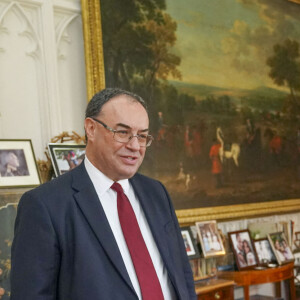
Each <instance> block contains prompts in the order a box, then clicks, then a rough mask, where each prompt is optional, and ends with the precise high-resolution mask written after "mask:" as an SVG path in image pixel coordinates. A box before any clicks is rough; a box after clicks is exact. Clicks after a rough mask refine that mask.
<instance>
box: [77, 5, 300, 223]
mask: <svg viewBox="0 0 300 300" xmlns="http://www.w3.org/2000/svg"><path fill="white" fill-rule="evenodd" d="M81 5H82V19H83V31H84V44H85V57H86V58H85V62H86V81H87V98H88V99H90V98H91V97H92V96H93V95H94V93H95V92H96V91H99V90H101V89H102V88H104V87H105V77H104V59H103V47H102V29H101V15H100V9H101V8H100V1H99V0H89V1H85V0H81ZM299 210H300V199H288V200H279V201H268V202H258V203H250V204H237V205H224V206H216V207H205V208H194V209H180V210H177V211H176V214H177V216H178V220H179V223H180V225H181V226H186V225H190V224H194V223H195V222H199V221H206V220H211V219H214V220H217V221H227V220H231V219H242V218H251V217H260V216H266V215H274V214H286V213H294V212H296V211H299Z"/></svg>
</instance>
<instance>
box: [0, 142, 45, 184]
mask: <svg viewBox="0 0 300 300" xmlns="http://www.w3.org/2000/svg"><path fill="white" fill-rule="evenodd" d="M40 183H41V180H40V174H39V172H38V168H37V164H36V159H35V155H34V151H33V147H32V143H31V140H8V139H7V140H0V188H11V187H34V186H37V185H39V184H40Z"/></svg>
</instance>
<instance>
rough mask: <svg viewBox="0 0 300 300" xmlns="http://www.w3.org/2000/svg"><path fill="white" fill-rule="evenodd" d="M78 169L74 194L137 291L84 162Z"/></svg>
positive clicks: (93, 227) (93, 228) (106, 249)
mask: <svg viewBox="0 0 300 300" xmlns="http://www.w3.org/2000/svg"><path fill="white" fill-rule="evenodd" d="M76 169H77V170H76ZM76 169H75V170H74V172H73V188H74V189H75V190H77V193H76V194H75V196H74V197H75V200H76V202H77V203H78V205H79V207H80V209H81V211H82V213H83V214H84V216H85V218H86V219H87V221H88V223H89V225H90V227H91V229H92V230H93V232H94V234H95V235H96V237H97V239H98V240H99V242H100V244H101V245H102V247H103V249H104V250H105V252H106V254H107V256H108V257H109V259H110V261H111V263H112V265H114V267H115V268H116V269H117V270H118V271H119V273H120V275H121V276H122V277H123V279H124V281H125V282H126V283H127V284H128V285H129V286H130V288H131V289H132V290H133V292H134V293H135V291H134V288H133V286H132V284H131V281H130V278H129V275H128V273H127V270H126V267H125V264H124V262H123V259H122V256H121V253H120V251H119V248H118V245H117V242H116V240H115V238H114V235H113V232H112V230H111V228H110V225H109V223H108V220H107V218H106V215H105V212H104V210H103V208H102V205H101V203H100V201H99V199H98V195H97V193H96V191H95V188H94V186H93V184H92V182H91V180H90V178H89V176H88V174H87V172H86V169H85V167H84V163H82V164H81V165H80V166H79V167H78V168H76Z"/></svg>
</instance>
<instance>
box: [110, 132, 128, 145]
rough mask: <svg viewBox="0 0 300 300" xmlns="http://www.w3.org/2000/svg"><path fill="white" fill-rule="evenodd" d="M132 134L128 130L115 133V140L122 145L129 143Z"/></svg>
mask: <svg viewBox="0 0 300 300" xmlns="http://www.w3.org/2000/svg"><path fill="white" fill-rule="evenodd" d="M130 136H131V133H130V132H128V131H126V130H124V131H123V130H118V131H115V134H114V139H115V140H116V141H118V142H120V143H127V142H128V141H129V140H130Z"/></svg>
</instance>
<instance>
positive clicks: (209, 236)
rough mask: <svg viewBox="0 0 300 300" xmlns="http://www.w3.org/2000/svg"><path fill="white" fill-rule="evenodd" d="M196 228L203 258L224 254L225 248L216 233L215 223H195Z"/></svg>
mask: <svg viewBox="0 0 300 300" xmlns="http://www.w3.org/2000/svg"><path fill="white" fill-rule="evenodd" d="M196 228H197V232H198V237H199V240H200V245H201V249H202V253H203V256H204V257H205V258H207V257H214V256H219V255H224V254H225V248H224V245H223V242H222V239H221V237H220V234H219V232H218V228H217V222H216V221H206V222H196Z"/></svg>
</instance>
